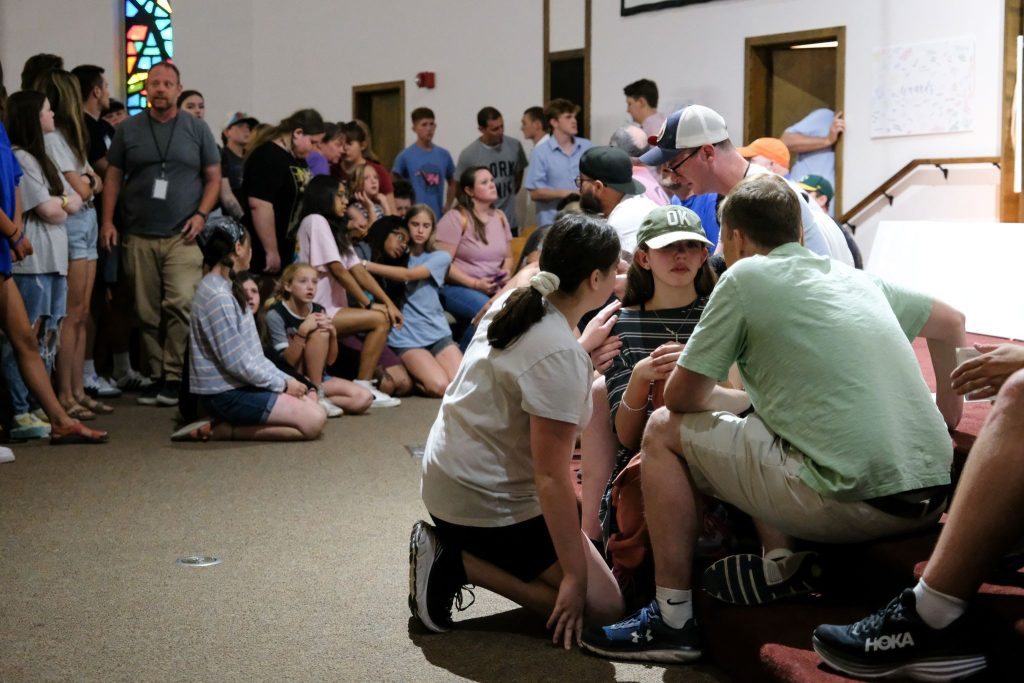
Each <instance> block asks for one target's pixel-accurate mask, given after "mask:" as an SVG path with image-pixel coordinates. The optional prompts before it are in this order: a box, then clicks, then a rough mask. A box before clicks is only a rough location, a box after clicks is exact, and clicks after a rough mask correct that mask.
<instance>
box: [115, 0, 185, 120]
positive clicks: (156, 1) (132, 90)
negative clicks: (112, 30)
mask: <svg viewBox="0 0 1024 683" xmlns="http://www.w3.org/2000/svg"><path fill="white" fill-rule="evenodd" d="M124 32H125V43H124V59H125V69H124V73H125V89H126V92H127V97H126V99H125V107H127V109H128V114H129V115H132V114H138V113H139V112H140V111H143V110H145V109H146V107H147V106H148V105H147V100H146V79H148V78H149V69H150V68H151V67H152V66H153V65H154V64H157V63H158V62H162V61H164V60H171V59H173V57H174V32H173V29H172V28H171V0H125V2H124Z"/></svg>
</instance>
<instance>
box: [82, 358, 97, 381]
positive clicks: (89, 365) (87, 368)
mask: <svg viewBox="0 0 1024 683" xmlns="http://www.w3.org/2000/svg"><path fill="white" fill-rule="evenodd" d="M82 370H83V371H84V373H85V376H86V377H91V376H92V375H95V374H96V361H95V360H93V359H92V358H86V359H85V365H83V366H82Z"/></svg>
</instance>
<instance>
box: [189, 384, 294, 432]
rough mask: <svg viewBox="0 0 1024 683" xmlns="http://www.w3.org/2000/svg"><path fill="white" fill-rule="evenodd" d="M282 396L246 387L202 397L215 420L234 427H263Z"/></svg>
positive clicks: (274, 392)
mask: <svg viewBox="0 0 1024 683" xmlns="http://www.w3.org/2000/svg"><path fill="white" fill-rule="evenodd" d="M280 395H281V394H279V393H277V392H276V391H267V390H266V389H256V388H254V387H245V388H242V389H232V390H231V391H225V392H223V393H220V394H209V395H204V396H203V397H202V399H203V404H204V405H205V406H206V410H207V412H209V413H210V415H211V416H212V417H213V419H215V420H220V421H223V422H227V423H229V424H233V425H262V424H266V423H267V420H269V419H270V411H272V410H273V409H274V405H275V404H276V403H277V397H278V396H280Z"/></svg>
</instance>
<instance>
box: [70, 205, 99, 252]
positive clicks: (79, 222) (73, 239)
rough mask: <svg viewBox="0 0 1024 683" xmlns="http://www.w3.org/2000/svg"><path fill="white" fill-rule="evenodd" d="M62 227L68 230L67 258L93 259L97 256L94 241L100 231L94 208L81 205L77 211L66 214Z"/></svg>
mask: <svg viewBox="0 0 1024 683" xmlns="http://www.w3.org/2000/svg"><path fill="white" fill-rule="evenodd" d="M64 227H65V228H66V229H67V231H68V260H69V261H78V260H80V259H86V260H87V261H95V260H96V259H97V257H98V256H99V254H97V252H96V242H97V240H98V239H99V231H100V229H99V224H98V223H97V222H96V209H94V208H93V207H91V206H85V207H82V210H81V211H79V212H78V213H73V214H71V215H70V216H68V218H67V221H65V223H64Z"/></svg>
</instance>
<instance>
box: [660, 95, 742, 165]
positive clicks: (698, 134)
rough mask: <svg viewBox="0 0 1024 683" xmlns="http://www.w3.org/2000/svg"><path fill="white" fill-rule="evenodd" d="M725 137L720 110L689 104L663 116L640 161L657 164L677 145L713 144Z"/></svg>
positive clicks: (669, 157)
mask: <svg viewBox="0 0 1024 683" xmlns="http://www.w3.org/2000/svg"><path fill="white" fill-rule="evenodd" d="M728 138H729V131H728V130H727V129H726V127H725V119H723V118H722V115H721V114H719V113H718V112H716V111H715V110H714V109H710V108H709V107H705V106H703V105H700V104H691V105H690V106H688V107H683V108H682V109H680V110H679V111H674V112H672V114H671V115H670V116H669V117H668V118H667V119H665V123H663V124H662V126H661V132H660V133H658V135H657V137H655V136H653V135H652V136H651V137H650V138H649V139H648V141H649V142H650V143H651V145H653V146H652V148H651V150H650V151H649V152H647V153H646V154H644V155H643V156H641V157H640V161H642V162H644V163H645V164H647V165H648V166H660V165H661V164H664V163H665V162H666V161H671V160H672V159H673V158H674V157H675V156H676V155H677V154H679V150H681V149H693V148H694V147H700V146H701V145H713V144H715V143H716V142H721V141H722V140H727V139H728Z"/></svg>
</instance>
